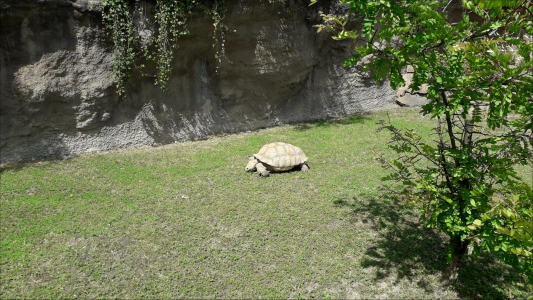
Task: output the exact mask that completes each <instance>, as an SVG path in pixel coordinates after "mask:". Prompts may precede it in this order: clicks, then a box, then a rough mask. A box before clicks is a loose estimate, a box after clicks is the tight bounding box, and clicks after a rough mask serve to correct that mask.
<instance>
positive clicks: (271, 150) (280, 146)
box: [254, 142, 307, 172]
mask: <svg viewBox="0 0 533 300" xmlns="http://www.w3.org/2000/svg"><path fill="white" fill-rule="evenodd" d="M254 157H255V158H256V159H257V160H259V161H260V162H262V163H264V164H267V165H269V166H270V167H271V168H272V170H273V171H278V172H279V171H288V170H291V169H292V168H294V167H296V166H299V165H301V164H303V163H304V162H306V161H307V156H305V154H304V152H303V151H302V149H300V148H298V147H296V146H293V145H291V144H286V143H280V142H276V143H270V144H268V145H264V146H263V147H262V148H261V150H259V153H257V154H254Z"/></svg>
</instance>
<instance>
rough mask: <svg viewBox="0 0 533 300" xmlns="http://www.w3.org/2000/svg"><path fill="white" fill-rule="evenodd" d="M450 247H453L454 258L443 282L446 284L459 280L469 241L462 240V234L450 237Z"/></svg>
mask: <svg viewBox="0 0 533 300" xmlns="http://www.w3.org/2000/svg"><path fill="white" fill-rule="evenodd" d="M450 247H451V248H452V249H453V252H452V260H451V262H450V263H449V264H448V267H447V268H446V272H445V273H444V278H443V283H444V285H445V286H448V285H452V284H454V283H455V282H456V281H457V277H458V276H459V268H460V267H461V260H462V259H463V256H464V255H465V254H466V253H467V252H468V242H467V241H461V237H460V236H454V237H452V238H451V239H450Z"/></svg>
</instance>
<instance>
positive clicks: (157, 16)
mask: <svg viewBox="0 0 533 300" xmlns="http://www.w3.org/2000/svg"><path fill="white" fill-rule="evenodd" d="M101 5H102V8H103V9H102V16H103V21H104V25H105V28H106V29H107V30H108V32H109V35H110V36H111V38H112V40H113V45H114V53H113V54H114V73H113V78H114V81H115V84H116V87H117V93H118V94H119V95H122V96H123V95H124V92H125V90H124V87H125V83H126V81H127V79H128V77H129V75H130V74H131V71H132V70H133V69H134V68H137V69H140V70H141V72H142V73H143V75H148V76H152V77H154V80H155V84H157V85H159V86H160V87H161V88H162V89H163V90H165V89H166V83H167V82H168V80H169V78H170V73H171V71H172V66H171V63H172V59H173V51H174V50H175V49H177V48H178V46H179V43H178V41H179V39H180V37H182V36H186V35H189V34H190V32H189V30H188V28H187V24H188V22H189V20H190V19H191V18H192V17H193V16H194V15H195V14H196V13H197V12H203V13H205V14H207V15H210V16H211V17H212V19H213V25H214V34H213V39H214V43H213V44H214V47H215V48H216V51H217V58H218V63H220V62H221V59H220V58H222V57H224V49H225V48H224V42H225V38H224V31H225V30H227V27H226V26H224V25H223V24H222V23H221V21H222V19H223V18H224V13H225V6H224V0H216V1H214V2H213V3H212V4H211V5H209V4H204V3H203V2H201V1H198V0H183V1H182V0H156V1H155V5H153V7H152V6H150V4H149V3H148V2H147V1H139V0H136V1H133V0H104V1H103V2H102V3H101ZM141 59H146V60H148V61H153V62H155V65H156V69H157V72H156V74H153V75H151V74H148V73H147V72H146V71H144V70H146V66H145V64H141V65H136V64H135V62H136V61H138V60H141Z"/></svg>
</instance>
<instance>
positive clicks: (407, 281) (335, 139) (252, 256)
mask: <svg viewBox="0 0 533 300" xmlns="http://www.w3.org/2000/svg"><path fill="white" fill-rule="evenodd" d="M388 113H389V115H390V117H391V119H392V120H393V121H394V122H395V124H398V125H399V126H402V127H417V128H418V129H421V130H422V131H424V132H425V133H426V134H428V133H429V132H430V128H431V122H430V121H429V120H428V118H422V117H420V116H419V115H418V114H417V113H416V111H415V110H397V111H394V112H393V111H390V112H388ZM385 117H386V112H384V111H381V112H374V113H370V114H367V115H362V116H354V117H352V118H348V119H345V120H342V121H339V122H318V123H315V124H306V125H299V126H286V127H281V128H274V129H268V130H263V131H260V132H253V133H246V134H240V135H230V136H225V137H217V138H213V139H210V140H206V141H199V142H186V143H181V144H176V145H169V146H164V147H158V148H141V149H134V150H120V151H112V152H108V153H103V154H91V155H83V156H79V157H75V158H72V159H69V160H65V161H48V162H40V163H32V164H25V165H18V166H8V165H6V166H4V167H3V168H2V170H1V171H0V172H1V173H0V174H1V183H0V187H1V194H0V217H1V230H0V233H1V244H0V254H1V256H0V298H3V299H5V298H74V297H76V298H110V297H113V298H141V297H142V298H151V297H152V298H385V297H388V298H396V299H400V298H432V299H433V298H465V299H477V298H486V299H504V298H506V297H507V296H508V294H509V291H510V292H511V293H512V294H513V295H514V297H517V298H519V299H526V298H528V297H529V299H531V296H528V294H529V293H531V294H533V289H532V287H531V286H529V285H527V284H526V282H525V281H524V278H523V277H522V276H520V274H516V273H515V272H513V270H512V269H510V268H508V267H507V266H505V265H503V264H502V263H500V262H499V261H498V260H496V259H494V258H492V257H483V258H481V259H480V260H476V261H467V262H465V263H466V265H465V267H464V268H463V270H462V273H461V274H460V279H459V280H460V283H459V284H457V285H456V286H453V287H449V288H444V289H443V288H441V287H440V282H439V278H440V277H439V276H440V274H441V273H442V272H443V270H444V268H445V263H446V259H445V245H446V239H445V237H443V236H442V235H440V234H438V233H437V232H435V231H433V230H429V229H427V228H424V227H422V226H420V225H419V224H418V223H417V214H416V212H415V210H414V208H412V207H406V206H402V205H400V204H398V203H397V202H395V201H394V199H393V198H391V197H390V195H389V196H387V194H385V193H383V192H382V191H381V186H382V182H381V181H380V178H381V177H382V176H384V175H385V173H384V171H383V170H382V169H381V168H380V167H379V165H378V163H377V162H376V161H374V160H373V157H375V156H376V155H377V153H378V152H382V151H387V149H386V141H387V138H388V135H387V133H386V132H380V133H376V129H377V127H378V126H377V125H376V124H375V123H376V121H377V120H379V119H380V118H385ZM273 141H283V142H288V143H292V144H294V145H297V146H299V147H300V148H302V149H303V150H304V151H305V153H306V155H307V156H308V157H309V159H310V161H309V165H310V168H311V169H310V171H309V172H308V173H301V172H287V173H280V174H273V175H272V176H271V177H269V178H260V177H258V176H257V175H256V174H251V173H246V172H245V171H244V166H245V164H246V162H247V159H248V157H249V156H250V155H251V154H253V153H256V152H257V151H258V150H259V149H260V148H261V146H262V145H264V144H266V143H269V142H273ZM524 172H529V171H528V170H525V171H524Z"/></svg>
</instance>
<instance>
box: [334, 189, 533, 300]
mask: <svg viewBox="0 0 533 300" xmlns="http://www.w3.org/2000/svg"><path fill="white" fill-rule="evenodd" d="M334 203H335V204H336V205H337V206H345V207H346V206H348V207H350V208H351V209H352V211H351V214H352V217H353V218H352V220H353V221H354V222H358V223H366V224H368V225H369V226H371V227H372V228H373V229H374V230H376V231H377V232H378V233H379V234H378V236H377V238H376V239H375V240H374V241H373V243H372V245H371V246H370V247H369V248H368V249H367V250H366V251H365V253H364V256H363V258H362V261H361V266H362V267H363V268H375V269H376V273H375V278H374V280H375V281H376V283H378V282H379V281H380V280H382V279H384V278H394V277H396V282H399V281H400V280H402V279H408V280H409V281H412V282H417V285H418V286H419V287H420V288H423V289H425V290H426V291H427V292H428V293H430V292H432V291H433V290H434V289H436V288H440V284H438V285H437V284H435V282H433V283H431V282H428V280H430V279H426V278H429V277H428V275H436V274H438V273H443V272H444V271H445V269H446V253H447V240H448V239H447V237H446V236H445V235H443V234H440V233H439V232H438V231H437V230H435V229H431V228H426V227H425V226H423V225H422V224H421V223H420V222H419V213H418V212H417V210H416V208H415V207H413V206H407V205H404V204H403V203H401V202H400V201H398V200H396V199H395V198H394V197H391V196H385V197H382V198H381V199H379V200H375V199H372V198H371V197H365V196H363V197H359V198H357V199H355V200H354V199H350V200H336V201H335V202H334ZM433 281H435V280H434V279H433ZM453 288H454V289H455V291H456V292H457V293H458V294H459V296H460V297H462V298H463V297H464V298H468V299H509V293H508V291H509V289H511V290H512V291H513V294H514V295H516V296H517V297H518V298H522V296H525V295H529V293H531V292H532V291H533V289H532V288H531V286H528V284H527V280H526V279H525V276H523V275H522V274H521V273H519V272H517V271H516V270H514V269H512V268H511V267H510V266H507V265H505V264H504V263H502V262H500V261H499V260H498V259H497V258H495V257H493V256H492V255H484V256H482V257H478V258H477V259H475V260H472V259H470V258H465V259H464V261H463V265H462V268H461V270H460V272H459V279H458V282H457V283H456V284H455V285H454V286H453ZM530 297H531V296H526V297H525V298H528V299H529V298H530Z"/></svg>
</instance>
